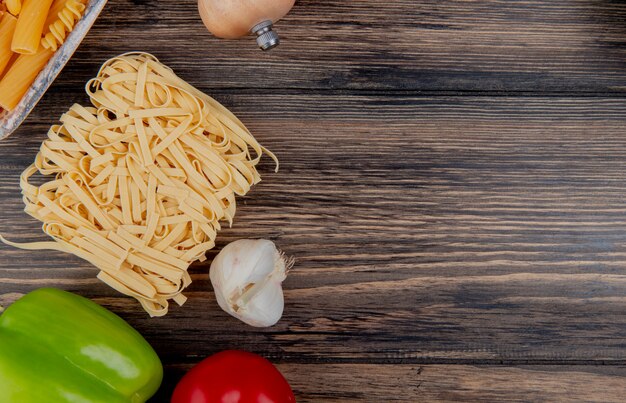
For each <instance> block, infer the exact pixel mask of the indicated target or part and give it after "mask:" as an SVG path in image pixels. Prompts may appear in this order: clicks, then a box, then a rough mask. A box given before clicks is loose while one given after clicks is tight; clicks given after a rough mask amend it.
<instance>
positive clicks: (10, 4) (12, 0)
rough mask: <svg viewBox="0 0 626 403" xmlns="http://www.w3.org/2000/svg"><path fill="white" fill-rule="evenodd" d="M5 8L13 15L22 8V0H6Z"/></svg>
mask: <svg viewBox="0 0 626 403" xmlns="http://www.w3.org/2000/svg"><path fill="white" fill-rule="evenodd" d="M5 3H6V6H7V10H9V12H10V13H11V14H13V15H18V14H19V13H20V11H21V10H22V0H6V1H5Z"/></svg>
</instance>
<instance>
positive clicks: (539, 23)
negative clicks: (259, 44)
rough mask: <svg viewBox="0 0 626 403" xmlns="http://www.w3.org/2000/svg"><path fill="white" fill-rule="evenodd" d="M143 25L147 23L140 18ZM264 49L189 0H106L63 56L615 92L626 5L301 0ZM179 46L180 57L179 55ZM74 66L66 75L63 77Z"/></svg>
mask: <svg viewBox="0 0 626 403" xmlns="http://www.w3.org/2000/svg"><path fill="white" fill-rule="evenodd" d="M147 28H149V29H147ZM277 30H278V32H279V33H280V35H281V37H282V39H283V41H282V44H281V46H280V47H279V48H278V49H276V50H274V51H272V52H270V53H265V54H263V53H261V52H259V51H258V50H257V48H256V44H255V42H254V40H253V39H252V38H248V39H246V40H238V41H223V40H218V39H215V38H213V37H211V36H210V35H209V34H208V32H207V31H206V30H205V28H204V26H203V25H202V22H201V20H200V18H199V16H198V14H197V11H196V2H194V1H188V2H177V1H171V0H169V1H160V2H158V3H157V2H153V1H142V0H126V1H124V0H110V1H109V4H108V6H107V9H105V11H104V13H103V14H102V16H101V17H100V19H99V20H98V22H97V23H96V26H95V27H94V28H93V30H92V32H91V33H90V36H89V40H88V42H87V44H85V45H84V46H82V47H81V48H80V50H79V51H78V52H77V54H76V57H75V58H74V61H73V63H72V64H71V65H70V66H68V67H67V69H66V71H67V76H66V77H68V81H70V82H71V83H72V85H78V86H80V85H82V83H83V82H84V78H85V76H84V74H85V72H86V69H85V68H86V66H89V67H90V68H94V67H95V66H97V65H99V64H100V61H101V60H105V59H107V58H109V57H111V56H114V55H116V54H119V53H121V52H126V51H130V50H137V49H138V44H141V46H140V48H141V50H146V51H150V52H154V53H155V54H156V55H158V56H159V57H161V59H162V60H163V61H164V62H166V63H168V64H169V65H171V66H172V67H174V68H175V69H176V70H183V71H184V70H185V69H186V68H188V67H187V66H188V65H189V63H190V62H192V63H193V66H194V74H195V75H196V76H197V77H198V78H199V79H200V80H199V81H202V82H205V83H207V85H208V86H210V87H211V88H215V89H217V88H220V89H232V88H268V89H279V88H294V89H295V88H297V89H315V90H320V89H323V90H329V89H341V90H401V91H407V90H410V91H415V90H419V91H435V92H440V91H451V92H490V93H501V92H540V93H541V92H575V93H614V94H623V92H624V90H625V88H626V87H625V85H624V82H625V79H626V42H625V41H624V38H625V37H626V4H625V3H624V2H620V1H611V0H524V1H495V0H477V1H464V0H454V1H444V2H442V1H438V0H425V1H413V0H395V1H388V2H380V1H376V0H359V1H344V0H328V1H313V0H300V1H298V2H297V4H296V6H295V7H294V9H293V10H292V12H291V13H290V14H289V15H288V16H287V17H286V18H285V19H284V20H282V21H281V22H279V23H278V24H277ZM181 50H184V53H185V57H181V54H182V53H183V51H181ZM69 77H71V78H69Z"/></svg>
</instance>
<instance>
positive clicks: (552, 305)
mask: <svg viewBox="0 0 626 403" xmlns="http://www.w3.org/2000/svg"><path fill="white" fill-rule="evenodd" d="M218 98H219V99H221V100H223V101H224V102H225V103H226V104H227V106H229V107H231V108H232V109H233V110H234V111H235V112H236V113H238V114H239V115H240V116H241V117H242V119H243V120H244V122H246V123H247V124H248V125H249V126H250V128H251V129H252V130H253V132H254V133H255V135H256V136H257V137H258V139H259V140H260V141H261V142H262V143H263V144H265V145H266V146H268V147H269V148H270V149H272V150H273V151H275V152H276V153H277V154H278V156H279V158H280V159H281V162H282V169H281V171H280V172H279V173H278V174H274V173H272V166H271V163H269V162H267V161H266V162H264V163H263V166H262V172H263V177H264V181H263V182H262V183H261V184H260V185H258V186H257V187H256V188H255V189H254V190H253V192H252V193H251V194H250V196H249V197H245V198H242V199H240V203H239V209H238V212H237V218H236V222H235V225H234V226H233V228H231V229H225V230H224V231H223V232H222V233H221V235H220V237H219V239H218V241H219V243H218V247H222V246H223V245H225V244H226V243H227V242H229V241H232V240H235V239H237V238H246V237H251V238H259V237H265V238H271V239H273V240H275V241H276V242H277V244H278V245H279V246H280V247H281V248H282V249H284V251H285V252H286V253H288V254H289V255H293V256H295V257H296V258H297V260H298V263H297V265H296V267H295V269H294V270H293V271H292V273H291V275H290V277H289V278H288V280H287V282H286V284H285V287H286V290H287V291H286V298H287V305H286V311H285V316H284V319H283V320H282V321H281V322H280V323H279V324H278V325H277V326H276V327H274V328H271V329H266V330H257V329H252V328H249V327H247V326H245V325H243V324H241V323H238V322H237V321H236V320H234V319H232V318H230V317H229V316H228V315H226V314H225V313H223V312H221V311H220V309H219V308H218V306H217V304H216V303H215V301H214V298H213V294H212V292H211V288H210V284H209V281H208V275H207V270H208V264H199V265H196V266H194V267H193V268H192V270H191V272H192V273H193V279H194V284H192V286H191V288H190V289H189V292H188V293H187V294H188V296H189V297H190V300H189V302H188V303H187V304H186V305H185V307H183V308H173V309H172V312H171V313H170V314H169V315H168V316H167V317H166V318H161V319H149V318H147V316H146V315H145V313H144V312H142V311H141V309H140V307H139V306H138V304H137V303H135V302H134V301H132V300H130V299H128V298H121V297H119V295H118V294H116V292H115V291H113V290H111V289H109V288H108V287H107V286H105V285H103V284H100V283H99V282H98V281H97V280H95V279H94V276H95V272H94V270H93V269H91V268H90V267H89V265H88V264H86V263H84V262H81V261H79V260H78V259H77V258H74V257H69V256H65V255H62V254H60V253H56V252H54V253H49V252H25V251H21V250H14V249H11V248H7V247H2V255H1V264H0V279H1V282H0V294H2V295H5V297H3V299H2V300H4V301H5V302H9V301H10V300H11V299H12V298H15V296H16V294H15V293H24V292H27V291H29V290H31V289H34V288H36V287H41V286H43V285H52V286H59V287H62V288H65V289H69V290H72V291H77V292H80V293H81V294H82V295H85V296H88V297H92V298H95V299H96V300H97V301H98V302H101V303H103V304H104V305H105V306H107V307H109V308H111V309H113V310H114V311H115V312H118V313H119V314H120V315H122V316H123V317H124V318H126V319H128V320H129V321H130V323H131V324H132V325H134V326H135V327H137V329H138V330H139V331H141V332H142V334H144V335H146V337H147V338H148V339H149V340H150V341H151V342H152V343H154V345H155V347H156V348H157V350H158V352H159V353H160V354H161V356H162V357H163V358H164V360H165V361H166V362H167V363H185V362H191V361H194V360H196V358H197V357H199V356H206V355H208V354H210V353H213V352H216V351H219V350H222V349H227V348H243V349H248V350H252V351H257V352H261V353H263V354H265V355H267V356H269V357H273V358H276V359H278V360H282V361H288V362H302V361H318V360H323V361H328V360H357V361H374V362H377V361H387V360H392V361H393V362H408V363H432V362H440V363H451V362H458V363H469V362H472V363H473V362H480V363H499V362H508V363H537V362H545V361H554V362H566V363H570V362H603V363H613V364H616V363H617V364H619V363H624V361H625V360H626V349H624V341H625V338H624V334H626V309H625V308H626V298H625V297H624V295H626V272H625V271H624V266H625V260H626V259H625V258H626V235H625V234H626V220H625V219H624V217H625V215H626V208H625V207H624V194H625V192H626V185H625V184H626V170H625V169H624V165H623V161H624V158H625V157H626V155H625V154H626V137H625V136H624V127H626V104H624V103H623V102H621V101H620V100H616V99H613V98H560V97H548V98H541V97H532V98H507V97H501V98H486V97H435V98H429V97H398V98H389V97H376V96H362V97H355V96H324V95H293V94H291V95H289V94H284V95H274V96H268V97H266V98H264V99H261V98H259V97H257V96H255V95H254V93H253V94H248V95H246V94H240V95H233V94H230V95H226V96H220V95H219V94H218ZM58 109H59V106H58V105H57V104H56V101H55V99H54V98H53V97H48V98H46V100H44V101H43V103H42V105H40V107H39V108H38V109H37V113H36V115H35V116H33V117H32V119H30V120H29V122H28V123H27V124H26V125H25V126H24V127H23V128H22V129H21V130H20V131H19V132H18V133H17V134H16V135H15V136H14V137H12V138H10V139H9V140H8V141H6V142H2V143H0V155H2V160H1V163H0V166H1V168H2V171H1V174H0V201H2V204H3V209H2V213H1V214H0V229H1V232H2V233H3V234H7V235H10V237H11V238H12V239H16V240H19V239H24V240H25V239H29V240H33V239H41V236H40V229H39V224H38V223H36V222H33V220H31V219H29V218H28V217H26V216H25V215H24V214H23V213H22V212H21V204H20V195H19V192H18V190H17V189H18V176H19V173H20V171H21V169H23V168H24V167H25V166H26V165H27V164H28V163H29V162H30V161H32V159H33V157H34V155H35V152H36V148H37V146H38V143H39V141H40V140H41V138H42V137H43V133H44V132H45V130H44V124H43V123H44V122H48V123H49V122H50V116H52V115H53V114H52V112H53V111H54V112H56V115H57V116H58V113H60V111H59V110H58ZM214 253H215V252H211V253H209V261H210V258H211V257H213V256H214Z"/></svg>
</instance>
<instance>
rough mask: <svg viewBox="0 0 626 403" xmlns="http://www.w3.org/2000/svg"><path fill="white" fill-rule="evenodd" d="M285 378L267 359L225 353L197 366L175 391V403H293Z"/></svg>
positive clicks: (292, 396)
mask: <svg viewBox="0 0 626 403" xmlns="http://www.w3.org/2000/svg"><path fill="white" fill-rule="evenodd" d="M295 401H296V398H295V397H294V395H293V392H292V390H291V387H290V386H289V384H288V383H287V380H286V379H285V377H283V375H282V374H281V373H280V372H279V371H278V369H276V367H275V366H273V365H272V363H271V362H269V361H268V360H266V359H265V358H263V357H261V356H259V355H256V354H252V353H247V352H245V351H235V350H229V351H222V352H221V353H217V354H215V355H212V356H211V357H209V358H207V359H205V360H204V361H202V362H201V363H200V364H198V365H196V366H195V367H193V368H192V369H191V371H189V372H188V373H187V375H185V376H184V377H183V379H181V381H180V383H179V384H178V386H176V389H175V390H174V395H173V396H172V403H292V402H295Z"/></svg>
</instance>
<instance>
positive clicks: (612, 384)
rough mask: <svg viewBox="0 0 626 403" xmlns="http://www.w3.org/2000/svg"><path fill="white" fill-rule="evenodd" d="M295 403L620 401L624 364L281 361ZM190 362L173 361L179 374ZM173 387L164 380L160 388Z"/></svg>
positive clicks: (625, 372) (175, 375) (172, 376)
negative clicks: (358, 402)
mask: <svg viewBox="0 0 626 403" xmlns="http://www.w3.org/2000/svg"><path fill="white" fill-rule="evenodd" d="M278 368H279V369H280V370H281V371H282V372H283V374H285V376H286V378H287V380H288V381H289V383H290V384H291V385H292V387H293V388H294V391H295V394H296V399H297V400H298V402H356V401H361V402H397V401H405V402H409V401H411V402H417V401H419V402H496V401H507V402H556V401H558V402H598V403H610V402H616V403H617V402H623V401H624V399H623V397H624V393H625V392H626V386H624V376H626V367H623V366H618V367H605V366H586V365H579V366H517V367H509V366H476V365H389V364H378V365H374V364H281V365H279V366H278ZM188 369H189V366H188V365H179V366H173V367H171V368H170V370H169V371H168V373H167V377H166V379H170V380H171V379H174V380H175V379H178V378H179V377H180V376H182V374H184V373H185V371H186V370H188ZM170 387H173V385H171V386H170V385H167V384H166V385H165V386H164V390H163V391H165V390H167V389H169V388H170Z"/></svg>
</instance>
